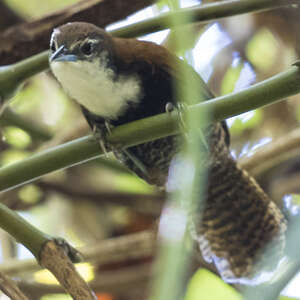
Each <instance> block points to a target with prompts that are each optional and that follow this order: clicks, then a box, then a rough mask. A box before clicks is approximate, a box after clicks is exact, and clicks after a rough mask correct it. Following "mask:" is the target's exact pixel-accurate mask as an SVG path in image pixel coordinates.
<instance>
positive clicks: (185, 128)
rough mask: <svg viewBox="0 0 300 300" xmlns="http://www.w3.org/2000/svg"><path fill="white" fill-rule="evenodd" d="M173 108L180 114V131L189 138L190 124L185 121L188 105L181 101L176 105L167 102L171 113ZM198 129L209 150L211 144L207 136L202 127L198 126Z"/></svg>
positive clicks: (167, 108) (168, 111)
mask: <svg viewBox="0 0 300 300" xmlns="http://www.w3.org/2000/svg"><path fill="white" fill-rule="evenodd" d="M173 110H176V112H177V114H178V118H179V128H180V131H181V132H182V133H183V134H184V136H185V137H186V138H187V137H188V135H187V132H188V126H187V123H186V121H185V114H186V111H187V105H186V104H185V103H181V102H179V103H177V104H176V106H174V105H173V104H172V103H171V102H168V103H167V104H166V112H167V113H171V112H172V111H173ZM197 131H198V133H199V138H200V140H201V142H202V143H203V145H204V147H205V148H206V150H209V146H208V143H207V140H206V138H205V135H204V133H203V131H202V129H201V128H197Z"/></svg>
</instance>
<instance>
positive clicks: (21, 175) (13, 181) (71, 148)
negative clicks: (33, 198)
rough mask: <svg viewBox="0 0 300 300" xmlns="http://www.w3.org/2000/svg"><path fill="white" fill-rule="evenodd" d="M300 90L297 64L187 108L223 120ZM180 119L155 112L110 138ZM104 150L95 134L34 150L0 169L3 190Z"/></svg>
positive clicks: (127, 137)
mask: <svg viewBox="0 0 300 300" xmlns="http://www.w3.org/2000/svg"><path fill="white" fill-rule="evenodd" d="M299 92H300V70H299V68H298V66H297V64H295V65H293V66H292V67H291V68H290V69H288V70H287V71H285V72H282V73H280V74H278V75H276V76H273V77H271V78H269V79H267V80H265V81H263V82H260V83H257V84H255V85H253V86H251V87H250V88H248V89H245V90H243V91H241V92H238V93H233V94H229V95H226V96H222V97H218V98H215V99H212V100H210V101H207V102H203V103H200V104H196V105H193V106H190V107H189V108H188V110H189V111H190V113H191V114H194V113H195V114H196V115H197V114H198V113H199V111H201V110H203V111H204V112H210V114H211V120H212V121H220V120H223V119H226V118H228V117H232V116H234V115H237V114H240V113H244V112H247V111H249V110H252V109H255V108H258V107H262V106H264V105H268V104H271V103H274V102H277V101H279V100H281V99H282V98H285V97H288V96H292V95H295V94H297V93H299ZM178 122H179V118H178V114H177V112H176V111H175V112H172V113H165V114H160V115H156V116H153V117H150V118H146V119H142V120H138V121H135V122H132V123H129V124H125V125H121V126H118V127H116V128H114V129H113V130H112V134H111V135H110V136H108V137H107V140H108V142H110V143H112V144H115V145H122V146H123V147H130V146H133V145H136V144H140V143H144V142H148V141H151V140H154V139H158V138H162V137H165V136H168V135H173V134H176V133H178V132H179V128H178ZM101 154H102V152H101V148H100V147H99V145H98V142H96V141H95V139H94V138H93V137H92V136H88V137H83V138H81V139H77V140H75V141H72V142H69V143H66V144H63V145H60V146H58V147H55V148H52V149H50V150H47V151H44V152H41V153H37V154H34V155H33V156H31V157H29V158H27V159H25V160H23V161H20V162H16V163H14V164H11V165H7V166H5V167H3V168H1V169H0V191H4V190H8V189H11V188H13V187H15V186H18V185H20V184H24V183H26V182H28V181H32V180H34V179H36V178H38V177H40V176H43V175H45V174H47V173H49V172H52V171H57V170H59V169H62V168H66V167H70V166H72V165H75V164H78V163H81V162H83V161H86V160H89V159H92V158H96V157H98V156H99V155H101Z"/></svg>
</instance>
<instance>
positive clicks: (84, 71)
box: [51, 57, 141, 119]
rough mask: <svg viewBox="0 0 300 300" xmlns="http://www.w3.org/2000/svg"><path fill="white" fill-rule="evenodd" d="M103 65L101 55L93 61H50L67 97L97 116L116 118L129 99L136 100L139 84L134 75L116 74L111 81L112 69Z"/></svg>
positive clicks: (134, 101)
mask: <svg viewBox="0 0 300 300" xmlns="http://www.w3.org/2000/svg"><path fill="white" fill-rule="evenodd" d="M104 58H105V57H104ZM100 62H101V63H100ZM106 65H107V64H106V60H105V59H103V57H102V58H101V59H98V60H97V61H93V62H89V61H82V60H81V61H80V60H79V61H76V62H67V61H66V62H64V61H58V62H55V61H53V62H52V63H51V69H52V72H53V73H54V75H55V76H56V78H57V79H58V81H59V82H60V83H61V85H62V87H63V88H64V90H65V91H66V92H67V93H68V94H69V96H70V97H72V98H73V99H75V100H76V101H77V102H79V103H80V104H81V105H83V106H84V107H85V108H86V109H88V110H89V111H90V112H92V113H94V114H96V115H98V116H102V117H104V118H110V119H116V118H117V117H118V116H119V115H120V114H122V112H124V111H125V109H126V108H127V106H128V101H130V102H133V103H137V102H138V101H139V98H140V94H141V87H140V82H139V79H138V77H137V76H119V77H118V79H117V80H116V81H114V80H113V75H114V74H113V70H111V69H109V68H107V66H106Z"/></svg>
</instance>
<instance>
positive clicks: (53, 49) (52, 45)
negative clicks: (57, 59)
mask: <svg viewBox="0 0 300 300" xmlns="http://www.w3.org/2000/svg"><path fill="white" fill-rule="evenodd" d="M50 50H51V51H52V52H55V51H56V47H55V43H52V44H51V45H50Z"/></svg>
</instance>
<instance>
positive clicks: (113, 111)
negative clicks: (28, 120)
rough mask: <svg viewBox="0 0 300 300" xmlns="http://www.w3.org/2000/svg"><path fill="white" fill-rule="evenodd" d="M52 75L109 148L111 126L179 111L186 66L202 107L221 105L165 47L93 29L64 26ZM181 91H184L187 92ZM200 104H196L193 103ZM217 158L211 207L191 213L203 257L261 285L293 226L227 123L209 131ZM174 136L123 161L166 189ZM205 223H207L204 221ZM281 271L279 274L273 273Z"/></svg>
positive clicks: (212, 159)
mask: <svg viewBox="0 0 300 300" xmlns="http://www.w3.org/2000/svg"><path fill="white" fill-rule="evenodd" d="M49 64H50V68H51V70H52V72H53V74H54V76H55V77H56V78H57V80H58V81H59V83H60V84H61V86H62V88H63V89H64V90H65V91H66V93H67V94H68V95H69V96H70V97H71V98H73V99H74V100H75V101H76V102H77V103H78V104H79V105H80V106H81V109H82V112H83V114H84V116H85V118H86V120H87V122H88V123H89V125H90V127H91V129H92V130H93V131H94V132H98V134H99V138H100V139H101V140H102V141H103V140H104V144H103V145H104V146H105V147H108V148H110V145H107V144H106V143H105V136H106V135H107V134H108V133H109V130H110V128H111V127H114V126H118V125H122V124H125V123H128V122H132V121H135V120H139V119H143V118H146V117H150V116H153V115H156V114H160V113H164V112H166V109H167V107H170V104H171V106H173V107H177V105H178V103H177V102H176V94H175V92H174V82H175V81H176V83H177V84H178V85H180V84H181V83H182V82H183V80H182V78H181V73H180V72H179V71H178V70H179V69H180V68H182V67H184V68H185V69H186V70H187V72H185V74H188V76H189V77H190V78H191V79H193V80H196V82H197V83H198V85H199V87H200V88H199V97H198V98H197V99H194V100H193V101H194V103H196V102H200V101H205V100H207V99H210V98H213V97H214V95H213V94H212V93H211V92H210V91H209V90H208V88H207V87H206V85H205V84H204V82H203V80H202V79H201V77H200V76H199V75H198V73H197V72H196V71H195V70H194V69H193V68H192V67H191V66H189V65H188V64H186V63H185V62H183V61H182V60H181V59H179V58H178V57H177V56H175V55H174V54H172V53H171V52H169V51H168V50H167V49H166V48H164V47H163V46H161V45H158V44H155V43H152V42H146V41H141V40H137V39H133V38H128V39H126V38H118V37H113V36H111V35H110V34H109V33H107V32H106V31H105V30H104V29H101V28H99V27H97V26H95V25H93V24H90V23H85V22H73V23H67V24H64V25H61V26H59V27H57V28H55V29H54V30H53V33H52V35H51V39H50V55H49ZM179 90H180V89H179ZM191 103H193V102H191ZM204 137H205V140H206V141H207V143H208V148H209V149H208V153H209V157H208V160H207V161H206V162H203V165H205V166H206V167H207V169H208V186H207V188H206V201H205V205H204V206H201V207H200V208H199V209H198V210H196V211H191V212H190V215H191V219H192V220H194V222H193V224H194V226H192V227H193V230H192V231H193V232H192V237H193V239H194V240H195V242H196V244H197V247H198V249H199V250H200V253H201V255H202V256H203V258H204V259H205V260H206V261H207V262H209V263H214V264H215V266H216V268H217V270H218V272H219V274H220V275H221V276H222V278H223V279H224V280H225V281H227V282H233V283H240V282H246V281H247V280H248V281H251V280H253V278H254V275H253V274H254V273H255V266H256V261H258V260H259V259H260V258H261V257H262V253H263V250H264V249H265V248H266V247H268V246H270V245H272V247H271V248H272V249H273V253H275V254H276V259H275V260H276V262H278V261H279V259H280V253H281V252H282V249H283V248H284V243H285V231H286V220H285V217H284V216H283V214H282V213H281V211H280V209H279V208H278V207H277V206H276V204H275V203H274V202H273V201H272V200H271V199H270V198H269V197H268V196H267V195H266V194H265V193H264V191H263V190H262V189H261V188H260V187H259V185H258V184H257V183H256V181H255V180H254V179H253V178H252V177H251V176H250V175H249V174H248V173H247V172H246V171H245V170H242V169H241V168H240V167H239V166H238V165H237V163H236V161H235V160H234V159H233V158H232V157H231V154H230V148H229V144H230V136H229V131H228V128H227V126H226V123H225V122H224V121H222V122H212V123H210V124H208V125H207V126H206V127H205V129H204ZM181 144H182V136H181V135H173V136H168V137H164V138H160V139H157V140H154V141H150V142H146V143H143V144H140V145H137V146H134V147H130V148H129V149H127V151H125V150H124V149H115V148H113V147H111V148H110V149H112V150H113V152H114V154H115V156H116V157H117V159H119V160H120V161H121V162H122V163H124V164H125V165H126V166H127V167H128V168H129V169H131V170H132V171H133V172H135V173H136V174H137V175H138V176H139V177H141V178H142V179H144V180H145V181H146V182H148V183H149V184H152V185H156V186H158V187H164V186H165V183H166V180H167V178H168V170H169V167H170V164H171V161H172V160H173V159H174V157H175V156H176V155H177V154H178V152H179V151H180V149H181ZM199 220H200V221H199ZM272 268H273V267H272Z"/></svg>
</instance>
